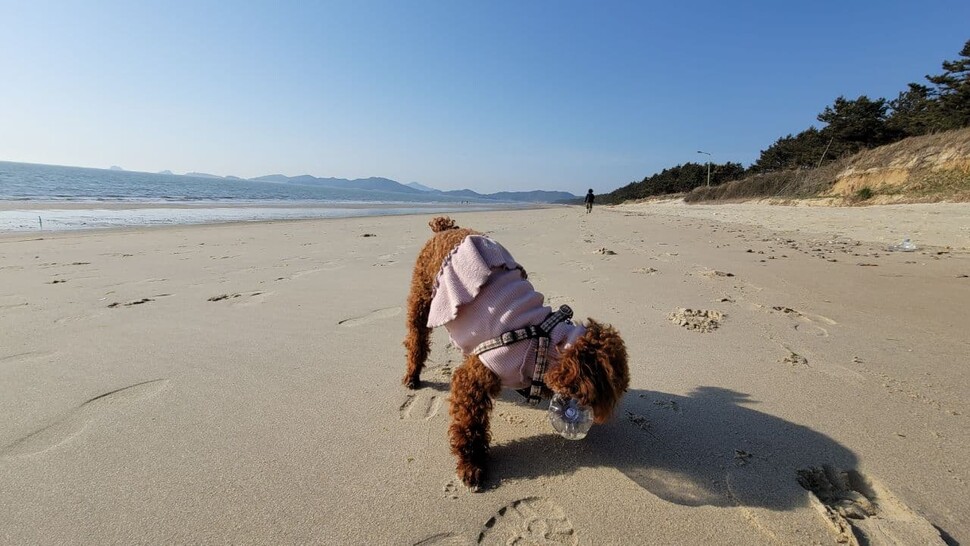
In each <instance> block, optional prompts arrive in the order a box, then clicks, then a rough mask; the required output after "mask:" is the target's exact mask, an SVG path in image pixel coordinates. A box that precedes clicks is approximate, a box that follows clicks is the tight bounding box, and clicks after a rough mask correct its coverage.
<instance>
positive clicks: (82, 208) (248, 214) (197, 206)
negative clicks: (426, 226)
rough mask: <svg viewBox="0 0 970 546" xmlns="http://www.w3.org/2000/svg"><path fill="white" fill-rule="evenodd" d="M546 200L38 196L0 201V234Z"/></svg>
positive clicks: (492, 207) (446, 209)
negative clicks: (195, 199) (189, 199)
mask: <svg viewBox="0 0 970 546" xmlns="http://www.w3.org/2000/svg"><path fill="white" fill-rule="evenodd" d="M543 206H550V207H554V206H555V205H547V204H542V205H540V204H525V203H523V204H517V203H495V204H491V203H466V204H454V203H385V202H373V203H367V202H349V203H348V202H332V203H331V202H316V203H313V202H278V201H272V202H265V201H261V202H239V203H231V202H223V201H219V202H215V201H212V202H200V203H194V202H192V203H190V202H177V203H157V202H143V201H142V202H117V201H112V202H72V201H58V202H44V201H25V202H19V201H0V236H4V235H7V234H10V233H42V232H46V233H60V232H68V231H87V230H92V229H94V230H104V229H129V228H137V227H146V228H150V227H162V226H172V225H209V224H226V223H252V222H273V221H289V220H307V219H331V218H351V217H375V216H396V215H412V214H449V213H451V214H455V213H461V212H476V211H496V210H523V209H531V208H538V207H543Z"/></svg>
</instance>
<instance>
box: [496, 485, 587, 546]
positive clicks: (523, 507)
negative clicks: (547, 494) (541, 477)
mask: <svg viewBox="0 0 970 546" xmlns="http://www.w3.org/2000/svg"><path fill="white" fill-rule="evenodd" d="M477 543H478V544H495V545H499V544H501V545H506V544H548V545H566V544H578V543H579V537H578V536H577V534H576V530H575V529H574V528H573V524H572V523H571V522H570V521H569V518H567V517H566V514H565V512H563V510H562V508H560V507H558V506H556V505H555V504H553V503H552V502H550V501H549V500H547V499H544V498H541V497H527V498H524V499H520V500H517V501H513V502H512V503H511V504H507V505H505V506H503V507H502V508H499V510H498V513H497V514H496V515H494V516H492V517H491V518H489V520H488V521H486V522H485V525H484V527H483V528H482V531H481V533H479V535H478V540H477Z"/></svg>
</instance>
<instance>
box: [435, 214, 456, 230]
mask: <svg viewBox="0 0 970 546" xmlns="http://www.w3.org/2000/svg"><path fill="white" fill-rule="evenodd" d="M428 225H429V226H431V231H433V232H435V233H438V232H440V231H446V230H449V229H458V226H457V225H456V224H455V221H454V220H452V219H451V218H448V217H447V216H439V217H437V218H435V219H434V220H432V221H430V222H428Z"/></svg>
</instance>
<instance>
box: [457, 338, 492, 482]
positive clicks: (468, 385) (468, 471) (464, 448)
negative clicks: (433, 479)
mask: <svg viewBox="0 0 970 546" xmlns="http://www.w3.org/2000/svg"><path fill="white" fill-rule="evenodd" d="M501 390H502V382H501V381H500V380H499V378H498V377H497V376H496V375H495V374H494V373H492V371H491V370H489V369H488V368H486V367H485V365H484V364H482V361H481V360H479V359H478V357H477V356H475V355H471V356H469V357H468V358H466V359H465V363H464V364H463V365H462V366H461V367H460V368H458V369H457V370H455V373H454V374H453V375H452V377H451V409H450V410H449V412H450V413H451V426H450V427H448V433H449V434H450V436H451V452H452V453H453V454H454V455H455V457H457V458H458V468H457V471H458V477H459V478H461V481H463V482H465V485H467V486H469V487H473V488H477V487H478V486H480V485H481V483H482V480H483V479H484V478H485V460H486V457H487V455H488V444H489V442H490V441H491V438H492V435H491V432H490V430H489V425H488V419H489V414H491V412H492V404H493V399H494V398H495V397H496V396H498V394H499V392H500V391H501Z"/></svg>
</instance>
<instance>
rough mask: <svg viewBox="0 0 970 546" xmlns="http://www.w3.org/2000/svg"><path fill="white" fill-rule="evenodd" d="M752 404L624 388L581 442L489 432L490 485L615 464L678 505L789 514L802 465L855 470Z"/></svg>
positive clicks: (705, 391) (847, 456) (702, 391)
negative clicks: (611, 411) (612, 410)
mask: <svg viewBox="0 0 970 546" xmlns="http://www.w3.org/2000/svg"><path fill="white" fill-rule="evenodd" d="M757 404H758V402H757V401H755V400H752V399H751V398H750V397H749V396H748V395H746V394H743V393H739V392H735V391H732V390H728V389H722V388H718V387H699V388H697V389H696V390H694V391H693V392H692V393H690V395H689V396H679V395H674V394H667V393H662V392H654V391H646V390H631V391H629V392H628V393H627V394H626V395H625V397H624V400H623V402H621V404H620V406H619V407H618V408H617V411H616V415H615V416H614V418H613V419H612V420H611V421H610V422H608V423H606V424H603V425H597V426H594V427H593V428H592V430H591V431H590V433H589V436H587V437H586V439H585V440H583V441H579V442H573V441H569V440H565V439H563V438H561V437H559V436H558V435H555V434H541V435H533V436H529V437H526V438H522V439H517V440H512V441H507V442H502V441H501V440H500V439H498V438H495V437H494V436H493V446H492V452H491V461H490V473H491V480H490V481H491V482H492V484H491V485H492V486H496V485H499V484H500V483H501V482H502V481H505V480H516V479H538V478H542V477H545V476H553V475H564V474H571V473H573V472H575V471H576V470H578V469H580V468H582V467H612V468H616V469H618V470H619V471H620V472H622V473H623V474H625V475H626V476H627V477H628V478H630V479H631V480H633V481H634V482H636V483H637V484H639V485H640V486H641V487H643V488H645V489H647V490H649V491H650V492H651V493H653V494H655V495H657V496H658V497H661V498H663V499H665V500H667V501H669V502H674V503H677V504H681V505H686V506H705V505H707V506H736V505H739V504H740V505H746V506H760V507H765V508H769V509H772V510H790V509H792V508H794V507H796V506H802V505H804V503H805V498H806V497H805V495H806V491H805V490H804V489H802V488H801V487H800V486H799V485H798V481H797V471H798V470H799V469H802V468H808V467H813V466H821V465H823V464H830V465H833V466H836V467H839V468H843V469H853V468H855V466H856V462H857V458H856V456H855V455H854V454H853V453H852V452H851V451H850V450H848V449H847V448H845V447H843V446H842V445H840V444H839V443H838V442H836V441H835V440H833V439H831V438H829V437H828V436H825V435H824V434H821V433H819V432H816V431H813V430H811V429H809V428H807V427H805V426H802V425H798V424H796V423H792V422H790V421H786V420H784V419H781V418H779V417H775V416H773V415H769V414H767V413H762V412H760V411H757V410H755V409H752V406H756V405H757ZM550 430H551V428H550Z"/></svg>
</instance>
